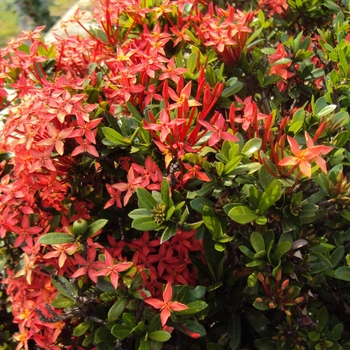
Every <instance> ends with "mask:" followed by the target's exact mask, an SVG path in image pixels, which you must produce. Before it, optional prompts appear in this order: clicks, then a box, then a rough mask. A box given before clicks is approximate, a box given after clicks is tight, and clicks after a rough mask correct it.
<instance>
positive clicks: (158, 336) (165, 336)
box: [148, 331, 171, 343]
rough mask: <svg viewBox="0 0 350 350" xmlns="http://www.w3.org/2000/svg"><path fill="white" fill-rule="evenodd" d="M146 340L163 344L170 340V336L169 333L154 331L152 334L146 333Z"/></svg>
mask: <svg viewBox="0 0 350 350" xmlns="http://www.w3.org/2000/svg"><path fill="white" fill-rule="evenodd" d="M148 338H149V339H152V340H154V341H158V342H161V343H164V342H166V341H168V340H169V339H170V338H171V335H170V333H168V332H165V331H154V332H151V333H148Z"/></svg>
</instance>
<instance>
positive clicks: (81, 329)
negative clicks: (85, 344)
mask: <svg viewBox="0 0 350 350" xmlns="http://www.w3.org/2000/svg"><path fill="white" fill-rule="evenodd" d="M90 325H91V323H90V321H83V322H82V323H80V324H79V325H78V326H76V327H75V328H74V330H73V335H74V336H76V337H80V336H81V335H84V334H85V333H86V332H87V330H88V329H89V328H90Z"/></svg>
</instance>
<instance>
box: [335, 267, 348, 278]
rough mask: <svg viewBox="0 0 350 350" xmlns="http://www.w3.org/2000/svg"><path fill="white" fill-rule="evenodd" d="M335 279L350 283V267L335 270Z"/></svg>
mask: <svg viewBox="0 0 350 350" xmlns="http://www.w3.org/2000/svg"><path fill="white" fill-rule="evenodd" d="M335 277H336V278H338V279H340V280H343V281H347V282H350V266H341V267H338V268H337V269H336V270H335Z"/></svg>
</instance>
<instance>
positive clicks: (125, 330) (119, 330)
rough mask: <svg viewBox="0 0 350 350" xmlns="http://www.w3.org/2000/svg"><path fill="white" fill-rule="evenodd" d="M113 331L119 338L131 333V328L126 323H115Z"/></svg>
mask: <svg viewBox="0 0 350 350" xmlns="http://www.w3.org/2000/svg"><path fill="white" fill-rule="evenodd" d="M111 333H112V334H113V335H114V336H115V337H116V338H117V339H123V338H126V337H128V336H129V335H130V334H131V329H130V328H129V327H128V326H126V325H124V324H115V325H114V326H113V327H112V329H111Z"/></svg>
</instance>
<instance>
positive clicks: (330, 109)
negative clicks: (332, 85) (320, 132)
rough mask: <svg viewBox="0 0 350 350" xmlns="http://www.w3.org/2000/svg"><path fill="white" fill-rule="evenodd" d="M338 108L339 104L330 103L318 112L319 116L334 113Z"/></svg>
mask: <svg viewBox="0 0 350 350" xmlns="http://www.w3.org/2000/svg"><path fill="white" fill-rule="evenodd" d="M336 108H337V105H328V106H326V107H325V108H323V109H322V110H321V111H320V112H318V113H317V117H319V118H321V117H324V116H326V115H328V114H330V113H332V112H333V111H334V110H335V109H336Z"/></svg>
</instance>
